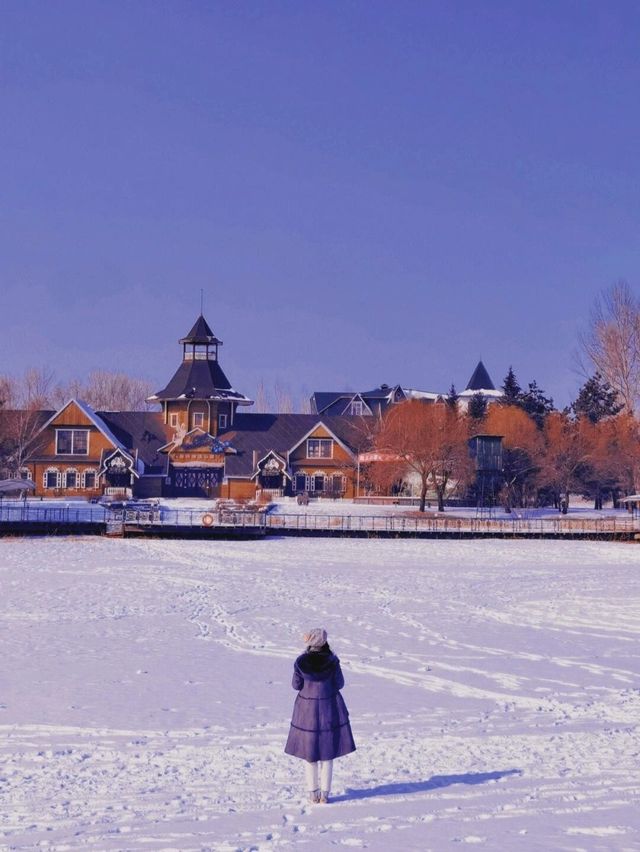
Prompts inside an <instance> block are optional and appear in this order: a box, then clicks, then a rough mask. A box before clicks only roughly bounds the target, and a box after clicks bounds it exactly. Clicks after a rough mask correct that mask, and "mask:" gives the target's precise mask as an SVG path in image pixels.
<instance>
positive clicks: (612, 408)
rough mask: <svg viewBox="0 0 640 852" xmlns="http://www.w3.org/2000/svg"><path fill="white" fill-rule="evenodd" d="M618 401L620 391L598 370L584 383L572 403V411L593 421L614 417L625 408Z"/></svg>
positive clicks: (577, 415)
mask: <svg viewBox="0 0 640 852" xmlns="http://www.w3.org/2000/svg"><path fill="white" fill-rule="evenodd" d="M623 407H624V406H623V405H622V404H621V403H619V402H618V393H617V391H615V390H614V389H613V388H612V387H611V385H610V384H609V382H607V381H606V380H605V379H603V378H602V376H601V375H600V373H599V372H596V373H595V374H594V375H593V376H591V378H590V379H587V381H586V382H585V383H584V384H583V385H582V387H581V388H580V390H579V391H578V396H577V397H576V400H575V402H573V403H572V405H571V411H572V412H573V414H574V415H575V416H576V417H588V418H589V420H590V421H591V422H592V423H598V421H600V420H602V419H604V418H605V417H613V416H614V415H616V414H618V413H619V412H620V411H622V409H623Z"/></svg>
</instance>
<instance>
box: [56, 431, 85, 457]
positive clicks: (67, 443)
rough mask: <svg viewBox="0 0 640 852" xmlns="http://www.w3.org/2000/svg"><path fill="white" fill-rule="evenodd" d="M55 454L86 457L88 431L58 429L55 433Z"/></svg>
mask: <svg viewBox="0 0 640 852" xmlns="http://www.w3.org/2000/svg"><path fill="white" fill-rule="evenodd" d="M56 454H57V455H59V456H88V455H89V431H88V429H58V430H57V431H56Z"/></svg>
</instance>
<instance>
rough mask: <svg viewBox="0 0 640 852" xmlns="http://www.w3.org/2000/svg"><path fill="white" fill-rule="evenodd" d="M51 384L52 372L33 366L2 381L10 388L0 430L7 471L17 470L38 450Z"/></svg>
mask: <svg viewBox="0 0 640 852" xmlns="http://www.w3.org/2000/svg"><path fill="white" fill-rule="evenodd" d="M52 385H53V373H52V372H51V371H49V370H46V369H35V368H33V369H30V370H27V371H26V372H25V373H24V374H23V375H22V376H21V377H19V378H18V379H10V380H6V381H5V382H4V383H3V387H4V388H5V390H6V391H7V392H10V393H8V400H7V402H8V404H7V405H6V406H5V407H6V408H7V409H8V410H6V411H4V413H3V418H2V426H1V434H0V444H1V446H2V459H1V461H2V467H3V468H4V470H5V472H6V473H9V474H18V473H19V472H20V468H21V467H22V466H23V465H24V463H25V460H26V459H27V457H28V456H29V455H32V454H33V453H34V452H35V451H37V445H38V441H40V440H41V436H40V428H41V426H42V424H43V423H44V422H45V420H46V418H47V416H48V414H50V412H48V411H47V409H48V408H50V406H51V404H52V403H51V393H52Z"/></svg>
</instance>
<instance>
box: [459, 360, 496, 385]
mask: <svg viewBox="0 0 640 852" xmlns="http://www.w3.org/2000/svg"><path fill="white" fill-rule="evenodd" d="M465 390H472V391H478V390H495V387H494V384H493V382H492V381H491V376H490V375H489V373H488V372H487V368H486V367H485V365H484V364H483V363H482V361H478V366H477V367H476V368H475V370H474V371H473V375H472V376H471V378H470V379H469V381H468V383H467V387H466V388H465Z"/></svg>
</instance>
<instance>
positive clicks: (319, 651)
mask: <svg viewBox="0 0 640 852" xmlns="http://www.w3.org/2000/svg"><path fill="white" fill-rule="evenodd" d="M331 653H332V651H331V648H330V647H329V643H328V642H325V643H324V645H322V647H320V648H313V647H312V646H311V645H308V646H307V654H331Z"/></svg>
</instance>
